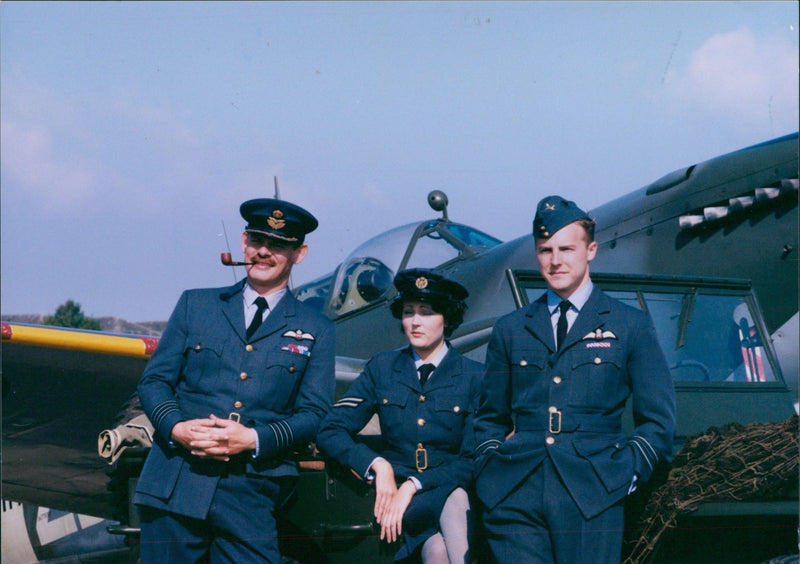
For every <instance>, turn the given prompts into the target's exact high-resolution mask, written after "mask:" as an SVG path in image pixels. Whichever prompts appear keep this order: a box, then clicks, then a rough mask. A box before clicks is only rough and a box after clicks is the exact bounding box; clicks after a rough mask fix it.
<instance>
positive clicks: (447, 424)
mask: <svg viewBox="0 0 800 564" xmlns="http://www.w3.org/2000/svg"><path fill="white" fill-rule="evenodd" d="M482 375H483V365H481V364H480V363H478V362H475V361H474V360H470V359H468V358H466V357H464V356H462V355H461V354H460V353H459V352H458V351H456V350H455V349H454V348H452V347H451V348H450V350H449V351H448V352H447V354H446V355H445V357H444V358H443V359H442V362H441V363H440V364H439V366H438V367H437V368H436V370H435V371H434V372H433V374H432V375H431V377H430V379H429V380H428V381H427V382H426V383H425V385H424V386H422V385H420V381H419V377H418V375H417V370H416V368H415V366H414V357H413V353H412V350H411V347H406V348H404V349H399V350H395V351H388V352H382V353H379V354H377V355H375V356H374V357H372V359H370V361H369V362H368V363H367V365H366V366H365V367H364V372H363V373H362V374H361V375H360V376H359V377H358V378H357V379H356V381H355V382H353V385H352V386H350V389H349V390H348V391H347V392H346V393H345V394H344V396H342V398H341V399H339V401H337V402H336V403H335V404H334V407H333V410H331V412H330V414H329V415H328V417H327V418H326V419H325V421H324V422H323V423H322V425H321V427H320V431H319V434H318V435H317V447H318V448H319V449H320V450H321V451H322V452H323V453H325V454H326V455H327V456H329V457H332V458H333V459H335V460H337V461H338V462H340V463H341V464H344V465H346V466H348V467H350V468H352V469H353V470H354V472H355V473H356V474H358V475H359V476H361V477H363V476H366V474H367V471H368V469H369V466H370V465H371V464H372V462H373V461H374V460H375V458H376V457H377V456H382V457H383V458H385V459H386V460H387V461H389V462H390V463H391V465H392V467H393V468H394V473H395V477H396V478H398V480H405V479H407V478H408V477H409V476H414V477H415V478H417V480H419V483H420V484H421V485H422V490H428V489H431V488H436V487H439V486H443V485H445V486H449V487H450V489H451V490H452V489H455V487H457V486H466V485H467V484H468V483H469V481H470V479H471V477H472V458H471V457H472V452H473V450H474V441H473V434H472V419H473V416H474V413H475V408H476V407H477V404H478V399H479V397H480V379H481V377H482ZM375 413H377V414H378V417H379V419H380V424H381V435H382V439H383V441H382V442H383V445H384V450H383V451H382V452H379V453H378V452H375V451H374V450H372V449H371V448H369V447H368V446H366V445H364V444H362V443H359V442H357V441H355V440H353V436H354V435H355V434H356V433H358V432H359V431H360V430H361V429H362V428H363V427H364V425H366V424H367V422H368V421H369V420H370V418H371V417H372V416H373V414H375ZM412 503H413V498H412Z"/></svg>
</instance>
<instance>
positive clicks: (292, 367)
mask: <svg viewBox="0 0 800 564" xmlns="http://www.w3.org/2000/svg"><path fill="white" fill-rule="evenodd" d="M289 374H294V365H292V366H290V367H289Z"/></svg>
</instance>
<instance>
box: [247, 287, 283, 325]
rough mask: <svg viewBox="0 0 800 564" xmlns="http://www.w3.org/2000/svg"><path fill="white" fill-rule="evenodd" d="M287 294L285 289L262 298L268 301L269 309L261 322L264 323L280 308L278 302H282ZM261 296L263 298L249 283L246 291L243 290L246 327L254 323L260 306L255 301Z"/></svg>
mask: <svg viewBox="0 0 800 564" xmlns="http://www.w3.org/2000/svg"><path fill="white" fill-rule="evenodd" d="M286 292H287V289H286V287H284V288H282V289H280V290H278V291H277V292H275V293H273V294H267V295H266V296H262V297H264V298H266V299H267V309H265V310H264V314H263V315H264V316H263V317H262V318H261V321H264V320H265V319H266V318H267V317H268V316H269V312H270V311H272V310H273V309H275V308H276V307H277V306H278V302H280V301H281V298H283V296H285V295H286ZM259 296H261V294H259V293H258V292H256V291H255V290H254V289H253V287H252V286H251V285H250V284H249V283H247V282H245V285H244V289H243V290H242V298H243V299H244V326H245V327H249V326H250V322H251V321H253V317H255V315H256V311H258V306H257V305H256V304H255V301H256V298H257V297H259Z"/></svg>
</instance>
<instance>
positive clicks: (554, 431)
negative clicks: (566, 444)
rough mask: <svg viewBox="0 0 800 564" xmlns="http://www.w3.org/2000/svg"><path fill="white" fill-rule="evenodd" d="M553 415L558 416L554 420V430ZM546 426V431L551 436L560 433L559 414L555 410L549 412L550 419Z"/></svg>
mask: <svg viewBox="0 0 800 564" xmlns="http://www.w3.org/2000/svg"><path fill="white" fill-rule="evenodd" d="M554 415H558V417H557V418H556V428H555V429H553V416H554ZM547 426H548V430H549V431H550V434H551V435H558V434H559V433H560V432H561V412H560V411H558V410H556V411H551V412H550V418H549V421H548V423H547Z"/></svg>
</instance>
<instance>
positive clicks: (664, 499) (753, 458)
mask: <svg viewBox="0 0 800 564" xmlns="http://www.w3.org/2000/svg"><path fill="white" fill-rule="evenodd" d="M798 458H800V457H798V417H797V415H793V416H792V417H790V418H789V419H787V420H786V421H783V422H779V423H752V424H750V425H746V426H745V425H740V424H738V423H731V424H729V425H726V426H724V427H722V428H716V427H711V428H710V429H709V430H708V431H706V432H705V433H703V434H702V435H699V436H697V437H694V438H692V439H689V440H688V441H687V442H686V444H685V445H684V447H683V448H682V449H681V450H680V451H679V452H678V454H677V455H676V456H675V460H674V461H673V463H672V469H671V470H670V472H669V476H668V478H667V481H666V483H664V484H663V485H662V486H660V487H659V488H658V489H656V490H655V491H654V492H653V494H652V495H651V496H650V499H649V501H648V503H647V506H646V507H645V509H644V511H643V513H642V515H641V516H640V518H639V523H638V526H637V529H639V530H641V534H640V536H639V538H638V540H634V541H632V542H631V543H630V545H629V546H626V547H625V548H626V550H625V551H624V552H625V553H626V554H628V557H627V558H626V559H625V560H624V564H639V563H642V562H645V561H646V559H647V558H648V556H650V555H651V554H652V553H653V551H654V549H655V548H656V545H657V544H658V542H659V540H660V539H661V537H662V535H663V534H664V533H665V532H666V531H668V530H669V529H671V528H674V527H675V526H676V523H677V520H678V517H680V516H681V515H685V514H687V513H691V512H693V511H696V510H697V508H698V507H699V506H700V505H701V504H703V503H708V502H723V501H768V500H775V499H786V497H787V496H788V495H789V492H791V491H793V490H794V489H795V488H796V487H797V476H798Z"/></svg>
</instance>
